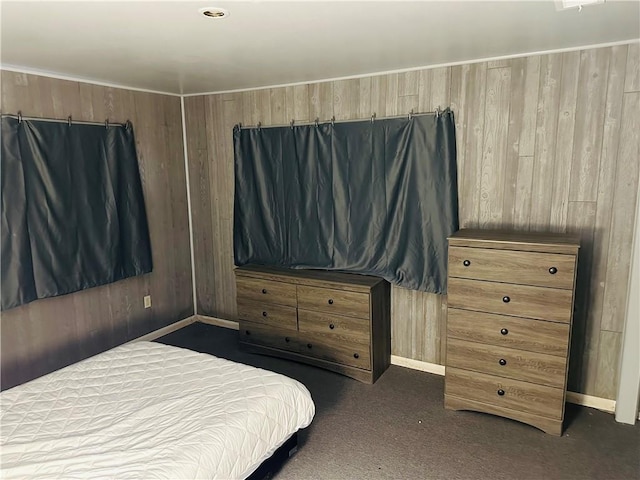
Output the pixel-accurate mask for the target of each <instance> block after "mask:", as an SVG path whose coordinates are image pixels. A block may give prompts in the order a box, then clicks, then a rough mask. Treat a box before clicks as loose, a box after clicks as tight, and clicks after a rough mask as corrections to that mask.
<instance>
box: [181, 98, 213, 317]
mask: <svg viewBox="0 0 640 480" xmlns="http://www.w3.org/2000/svg"><path fill="white" fill-rule="evenodd" d="M206 101H207V100H206V97H204V96H197V97H186V98H185V99H184V108H185V123H186V130H187V132H189V135H187V156H188V158H189V185H190V191H191V212H192V216H193V218H194V219H205V218H211V216H212V215H213V212H212V206H211V182H210V180H209V150H208V146H207V124H206V116H205V102H206ZM192 227H193V249H194V258H197V259H208V258H211V257H212V256H213V243H212V238H213V228H212V222H210V221H194V222H193V225H192ZM194 267H195V278H196V290H197V291H196V303H197V305H196V310H197V312H198V313H202V312H213V311H214V310H215V305H214V301H213V294H214V290H215V284H214V275H210V274H209V273H208V270H209V268H210V266H209V263H208V262H207V261H204V262H202V261H198V262H195V265H194Z"/></svg>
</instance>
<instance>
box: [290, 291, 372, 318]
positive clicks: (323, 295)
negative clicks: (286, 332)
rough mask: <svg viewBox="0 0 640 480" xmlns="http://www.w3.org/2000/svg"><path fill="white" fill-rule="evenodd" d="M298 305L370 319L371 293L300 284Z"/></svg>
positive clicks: (303, 307)
mask: <svg viewBox="0 0 640 480" xmlns="http://www.w3.org/2000/svg"><path fill="white" fill-rule="evenodd" d="M298 307H299V308H301V309H305V310H315V311H321V312H326V313H330V314H333V315H347V316H350V317H358V318H365V319H368V318H369V294H367V293H358V292H350V291H344V290H333V289H330V288H318V287H309V286H306V285H298Z"/></svg>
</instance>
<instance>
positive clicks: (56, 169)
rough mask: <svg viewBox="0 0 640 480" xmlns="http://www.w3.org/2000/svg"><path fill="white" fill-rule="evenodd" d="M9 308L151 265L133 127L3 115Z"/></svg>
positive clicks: (5, 277) (4, 303)
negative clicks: (20, 119)
mask: <svg viewBox="0 0 640 480" xmlns="http://www.w3.org/2000/svg"><path fill="white" fill-rule="evenodd" d="M1 153H2V161H1V165H2V170H1V175H2V177H1V186H2V225H1V228H2V230H1V237H2V255H1V271H2V272H1V273H2V309H3V310H6V309H8V308H12V307H16V306H18V305H22V304H24V303H27V302H30V301H32V300H35V299H38V298H45V297H52V296H56V295H62V294H65V293H70V292H75V291H77V290H81V289H84V288H90V287H95V286H97V285H103V284H105V283H110V282H115V281H116V280H120V279H123V278H126V277H130V276H133V275H140V274H143V273H147V272H150V271H151V268H152V263H151V246H150V242H149V230H148V225H147V217H146V213H145V207H144V198H143V195H142V185H141V182H140V174H139V171H138V161H137V156H136V149H135V140H134V136H133V130H132V128H125V127H123V126H110V127H108V128H105V126H99V125H87V124H71V125H68V124H67V123H66V122H50V121H40V120H26V119H23V120H22V121H19V120H18V119H16V118H13V117H3V118H2V148H1Z"/></svg>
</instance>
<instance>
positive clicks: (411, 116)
mask: <svg viewBox="0 0 640 480" xmlns="http://www.w3.org/2000/svg"><path fill="white" fill-rule="evenodd" d="M411 118H413V108H412V109H411V111H410V112H409V115H407V119H408V120H411Z"/></svg>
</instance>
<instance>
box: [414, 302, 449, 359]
mask: <svg viewBox="0 0 640 480" xmlns="http://www.w3.org/2000/svg"><path fill="white" fill-rule="evenodd" d="M418 293H422V292H418ZM422 296H423V301H424V303H425V316H424V318H422V319H419V320H418V321H419V322H421V323H422V324H425V325H426V328H423V330H424V331H425V348H423V350H422V351H421V352H420V356H421V358H420V360H423V361H425V362H429V363H440V352H441V348H440V346H441V344H442V337H446V330H445V331H442V323H443V322H442V318H443V317H445V318H446V315H444V312H443V311H442V299H443V297H444V295H434V294H426V295H424V294H423V295H422Z"/></svg>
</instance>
